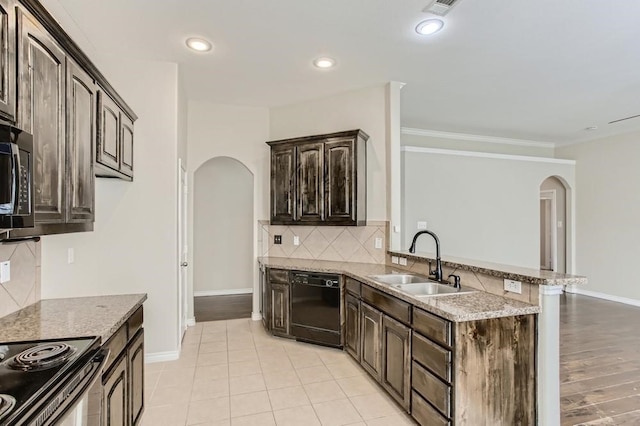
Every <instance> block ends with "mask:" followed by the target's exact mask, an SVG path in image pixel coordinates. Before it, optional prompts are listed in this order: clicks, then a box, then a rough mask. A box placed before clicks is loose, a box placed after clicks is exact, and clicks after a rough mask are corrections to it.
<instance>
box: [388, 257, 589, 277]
mask: <svg viewBox="0 0 640 426" xmlns="http://www.w3.org/2000/svg"><path fill="white" fill-rule="evenodd" d="M388 253H389V254H390V255H392V256H399V257H406V258H407V259H411V260H418V261H420V260H422V261H424V260H431V261H435V259H436V255H435V254H433V253H422V252H418V253H409V251H408V250H401V251H395V250H389V252H388ZM441 261H442V265H443V266H448V267H450V268H454V269H460V270H463V271H471V272H479V273H482V274H486V275H491V276H493V277H497V278H506V279H508V280H516V281H522V282H526V283H529V284H536V285H569V284H577V285H580V284H586V283H587V277H584V276H582V275H571V274H563V273H560V272H553V271H543V270H540V269H533V268H523V267H520V266H512V265H502V264H499V263H491V262H483V261H481V260H470V259H463V258H458V257H452V256H442V257H441Z"/></svg>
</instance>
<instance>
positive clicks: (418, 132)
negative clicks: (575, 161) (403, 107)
mask: <svg viewBox="0 0 640 426" xmlns="http://www.w3.org/2000/svg"><path fill="white" fill-rule="evenodd" d="M400 133H402V134H403V135H414V136H429V137H433V138H443V139H457V140H463V141H472V142H485V143H495V144H502V145H516V146H533V147H536V148H555V147H556V144H555V143H553V142H541V141H532V140H526V139H511V138H501V137H498V136H485V135H472V134H469V133H453V132H443V131H440V130H428V129H416V128H412V127H402V128H401V129H400Z"/></svg>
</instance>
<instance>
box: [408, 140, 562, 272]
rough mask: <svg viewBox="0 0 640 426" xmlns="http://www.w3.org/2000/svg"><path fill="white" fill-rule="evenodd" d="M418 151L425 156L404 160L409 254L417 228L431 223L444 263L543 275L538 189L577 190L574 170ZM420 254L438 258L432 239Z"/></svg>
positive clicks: (549, 162) (555, 163) (547, 163)
mask: <svg viewBox="0 0 640 426" xmlns="http://www.w3.org/2000/svg"><path fill="white" fill-rule="evenodd" d="M404 149H405V150H407V149H409V148H408V147H405V148H404ZM416 150H418V151H420V150H422V151H423V152H407V151H405V152H403V156H402V158H403V163H404V174H403V179H404V180H403V217H404V226H403V228H404V233H403V236H404V244H403V247H404V248H405V249H406V248H408V247H409V245H410V243H411V238H412V237H413V235H414V234H415V233H416V231H417V224H416V222H417V221H427V225H428V229H430V230H431V231H434V232H435V233H436V234H438V236H439V237H440V242H441V246H442V255H443V256H455V257H462V258H467V259H474V260H483V261H489V262H496V263H502V264H509V265H515V266H523V267H530V268H536V269H538V268H539V261H540V251H539V246H540V235H539V232H540V217H539V215H540V213H539V212H540V206H539V198H540V184H541V183H542V181H544V180H545V178H547V177H548V176H553V175H557V176H561V177H562V178H564V180H565V181H566V182H567V183H568V184H569V185H570V186H571V187H573V186H574V166H573V165H571V164H562V163H560V162H558V160H554V159H550V160H547V161H545V162H541V161H540V160H542V159H538V160H537V161H520V160H518V157H516V156H511V158H509V156H503V157H504V158H495V157H496V156H495V155H493V154H477V153H466V154H464V152H462V151H447V150H435V149H434V150H432V149H427V148H417V149H416ZM460 154H464V155H460ZM482 155H484V156H482ZM519 158H520V159H524V158H527V157H519ZM528 158H530V159H531V160H534V159H533V157H528ZM417 251H424V252H434V251H435V246H434V244H433V240H432V239H430V238H429V237H428V236H424V237H421V239H420V240H419V242H418V246H417Z"/></svg>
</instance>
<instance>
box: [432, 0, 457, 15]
mask: <svg viewBox="0 0 640 426" xmlns="http://www.w3.org/2000/svg"><path fill="white" fill-rule="evenodd" d="M459 2H460V0H436V1H434V2H433V3H431V5H429V6H427V7H425V8H424V10H423V12H425V13H433V14H434V15H438V16H444V15H446V14H447V13H449V11H450V10H451V9H452V8H453V6H455V5H456V4H458V3H459Z"/></svg>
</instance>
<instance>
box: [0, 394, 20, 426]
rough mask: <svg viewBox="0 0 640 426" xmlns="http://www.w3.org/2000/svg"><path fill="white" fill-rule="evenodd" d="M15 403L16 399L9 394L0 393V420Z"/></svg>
mask: <svg viewBox="0 0 640 426" xmlns="http://www.w3.org/2000/svg"><path fill="white" fill-rule="evenodd" d="M15 405H16V399H15V398H14V397H12V396H11V395H5V394H0V420H2V419H3V418H4V417H5V415H7V414H9V413H10V412H11V410H12V409H13V407H14V406H15Z"/></svg>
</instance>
